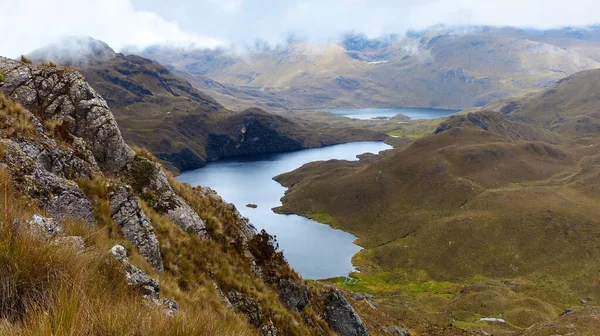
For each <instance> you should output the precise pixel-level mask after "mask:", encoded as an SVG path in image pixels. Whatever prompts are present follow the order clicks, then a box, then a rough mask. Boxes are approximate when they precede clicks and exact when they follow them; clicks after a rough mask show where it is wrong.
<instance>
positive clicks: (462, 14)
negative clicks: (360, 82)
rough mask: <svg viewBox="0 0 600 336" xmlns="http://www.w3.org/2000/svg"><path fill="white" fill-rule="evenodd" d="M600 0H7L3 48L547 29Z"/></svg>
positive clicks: (1, 8) (599, 6)
mask: <svg viewBox="0 0 600 336" xmlns="http://www.w3.org/2000/svg"><path fill="white" fill-rule="evenodd" d="M598 12H600V2H599V1H597V0H569V1H566V0H560V1H559V0H528V1H523V0H489V1H482V0H377V1H373V0H303V1H297V0H277V1H273V0H169V1H164V0H54V1H47V0H5V1H1V2H0V13H4V15H3V17H2V20H0V29H2V31H3V32H4V34H3V40H2V43H1V44H0V54H2V55H7V56H10V57H15V56H18V55H19V54H21V53H28V52H30V51H32V50H34V49H36V48H38V47H41V46H43V45H45V44H48V43H50V42H53V41H55V40H57V39H58V38H60V37H62V36H73V35H75V36H85V35H87V36H92V37H94V38H97V39H100V40H103V41H105V42H107V43H108V44H109V45H110V46H111V47H113V48H114V49H116V50H121V49H122V48H123V47H125V46H135V47H141V48H143V47H145V46H148V45H152V44H162V43H170V44H175V45H178V46H190V45H195V46H196V47H208V48H214V47H216V46H221V45H231V44H237V45H253V43H254V41H255V40H262V41H266V42H268V43H270V44H272V45H274V44H276V43H281V42H285V41H286V39H287V38H288V37H289V36H297V37H299V38H303V39H305V40H307V41H311V42H318V43H323V42H328V41H332V40H337V39H339V37H340V36H341V35H342V34H343V33H346V32H349V31H352V32H357V33H362V34H365V35H367V36H368V37H377V36H380V35H382V34H389V33H398V34H403V33H404V32H406V31H407V30H409V29H417V30H418V29H424V28H427V27H429V26H432V25H436V24H448V25H495V26H507V25H510V26H517V27H525V28H538V29H548V28H556V27H564V26H585V25H589V24H594V23H597V21H598V20H599V18H598V17H597V13H598Z"/></svg>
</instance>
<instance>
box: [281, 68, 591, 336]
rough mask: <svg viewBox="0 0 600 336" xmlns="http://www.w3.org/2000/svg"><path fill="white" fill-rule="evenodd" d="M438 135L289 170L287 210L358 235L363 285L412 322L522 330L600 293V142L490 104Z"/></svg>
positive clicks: (450, 122) (458, 119)
mask: <svg viewBox="0 0 600 336" xmlns="http://www.w3.org/2000/svg"><path fill="white" fill-rule="evenodd" d="M575 77H577V75H576V76H575ZM561 85H563V84H561V83H559V84H557V86H556V88H559V87H560V86H561ZM553 90H554V89H551V90H550V92H552V91H553ZM573 113H574V114H575V112H573ZM582 113H585V112H583V111H582ZM508 117H511V114H508ZM435 133H436V134H435V135H432V136H428V137H424V138H422V139H419V140H416V141H415V142H414V143H413V144H412V145H411V146H409V147H408V148H406V149H404V150H393V151H388V152H385V153H384V154H383V155H381V156H380V157H379V158H378V159H374V158H369V160H365V161H362V162H358V163H355V162H343V161H342V162H340V161H328V162H317V163H311V164H308V165H305V166H304V167H301V168H299V169H298V170H296V171H294V172H290V173H286V174H283V175H281V176H278V177H277V178H276V179H277V180H278V181H280V182H281V183H283V184H284V185H286V186H288V187H290V189H289V190H288V191H287V193H286V195H285V197H284V198H283V207H282V208H281V209H279V211H282V212H285V213H300V214H304V215H306V216H309V217H314V218H318V219H320V220H325V221H326V222H327V223H328V224H331V225H333V226H334V227H337V228H341V229H343V230H347V231H349V232H352V233H353V234H355V235H357V236H358V237H359V241H358V243H359V244H360V245H361V246H363V247H365V250H363V251H361V252H360V253H359V254H358V255H357V256H355V258H354V262H355V263H356V264H358V266H359V267H360V270H361V272H360V273H357V274H355V276H356V277H357V278H358V279H360V280H361V283H362V285H361V286H360V290H364V291H367V292H370V293H372V294H374V295H375V297H376V299H378V300H379V302H380V307H382V309H383V310H384V311H385V312H387V313H389V314H392V315H393V316H395V317H399V318H402V319H404V320H405V321H417V322H415V323H418V322H419V321H420V322H423V321H427V323H432V324H440V325H445V324H447V323H452V324H453V325H455V326H459V327H462V328H466V329H469V330H484V331H486V332H489V333H490V332H491V333H494V334H496V333H497V334H507V335H508V334H510V335H514V334H520V333H521V332H523V331H524V330H525V329H527V328H529V327H530V326H532V325H534V324H536V323H538V322H544V321H550V320H552V319H554V318H557V317H558V315H559V313H561V311H562V310H563V308H564V307H565V306H571V305H577V304H580V300H584V301H585V302H595V301H596V300H598V299H599V298H600V288H599V287H598V286H597V285H596V282H595V280H594V279H595V278H596V272H597V270H596V268H595V266H594V262H593V260H595V258H597V256H593V255H595V253H596V252H595V251H596V250H597V249H598V247H599V242H598V241H597V239H596V238H595V237H596V235H597V234H598V230H600V225H598V224H599V223H598V220H597V218H598V215H600V213H598V208H597V206H596V204H597V203H598V201H600V199H598V197H599V196H600V194H599V193H598V192H596V191H594V190H597V189H598V183H599V182H600V170H599V169H598V167H597V166H596V165H595V163H597V160H598V157H599V156H600V152H598V149H597V146H589V145H587V144H586V145H577V144H573V143H570V142H569V141H566V140H565V138H564V137H562V136H561V135H558V134H555V133H552V132H550V131H548V130H545V129H543V128H542V127H541V126H536V125H531V124H526V123H523V122H520V121H514V120H509V119H507V117H505V116H503V115H502V114H499V113H496V112H489V111H487V112H486V111H483V112H475V113H469V114H465V115H458V116H455V117H451V118H450V119H448V120H447V121H446V122H444V123H442V124H441V125H440V126H439V127H438V129H437V130H436V131H435ZM550 142H554V143H555V144H551V143H550ZM582 255H586V256H590V257H591V258H589V259H588V258H587V257H586V258H581V256H582ZM350 287H351V286H348V288H350ZM482 302H485V303H482ZM498 316H501V317H502V319H503V320H505V321H506V322H505V323H494V322H479V319H480V318H484V317H498ZM582 323H587V322H584V321H582Z"/></svg>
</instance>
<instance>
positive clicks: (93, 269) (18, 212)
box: [0, 57, 402, 335]
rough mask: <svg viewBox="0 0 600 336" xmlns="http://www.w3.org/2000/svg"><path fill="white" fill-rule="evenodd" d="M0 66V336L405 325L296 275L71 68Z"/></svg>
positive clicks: (297, 331)
mask: <svg viewBox="0 0 600 336" xmlns="http://www.w3.org/2000/svg"><path fill="white" fill-rule="evenodd" d="M0 72H1V73H2V74H3V76H2V77H1V78H2V79H1V80H0V121H1V122H0V149H1V151H0V152H1V155H0V181H1V183H2V185H3V187H2V188H1V189H0V196H1V197H2V199H3V200H4V201H3V202H1V204H0V210H1V212H2V213H3V216H2V218H0V237H1V238H2V239H1V240H2V244H0V261H1V262H0V283H1V284H2V286H0V334H1V335H47V334H59V335H63V334H64V335H66V334H70V335H79V334H86V335H87V334H106V335H114V334H136V335H138V334H139V335H154V334H165V335H166V334H169V335H277V334H282V335H334V334H336V333H338V334H344V335H367V334H368V332H367V330H369V331H370V332H371V333H373V334H390V333H393V332H395V331H397V330H402V329H401V328H400V327H399V326H398V324H397V322H396V321H395V320H394V319H392V318H390V317H388V316H386V315H384V314H381V313H379V312H378V311H377V310H373V309H370V310H365V309H363V308H361V306H362V303H360V302H358V301H356V302H355V301H354V300H350V301H348V299H347V297H349V296H350V295H351V293H346V292H342V291H340V290H338V289H336V288H332V287H326V286H320V285H317V284H308V283H305V282H304V281H302V279H301V278H300V277H299V276H298V275H297V274H296V273H295V272H294V271H293V270H292V269H290V268H289V266H288V265H287V262H286V261H285V258H284V257H283V255H282V253H281V252H278V251H277V250H276V249H275V246H274V239H273V237H271V236H270V235H268V233H266V232H264V231H263V232H261V233H258V232H256V229H255V228H254V226H253V225H252V224H251V223H249V222H248V220H247V219H246V218H243V217H242V216H241V215H240V214H239V213H238V212H237V210H236V209H235V207H233V206H232V205H231V204H228V203H226V202H224V201H223V200H222V199H221V198H220V197H219V196H218V195H216V194H215V193H214V192H213V191H211V190H209V189H204V188H202V187H198V188H191V187H190V186H187V185H182V184H180V183H178V182H177V181H176V180H175V179H173V178H172V177H171V176H169V175H168V174H167V173H165V171H164V170H163V169H162V167H161V166H160V165H159V164H157V163H156V162H155V160H156V159H155V158H154V157H152V155H150V154H149V153H148V152H147V151H146V150H138V152H134V151H133V150H132V149H131V148H130V147H129V146H128V145H126V144H125V142H124V140H123V138H122V136H121V133H120V131H119V129H118V128H117V124H116V121H115V118H114V117H113V115H112V113H111V111H110V109H109V108H108V106H107V103H106V101H105V100H104V99H103V98H102V97H101V96H100V95H98V93H97V92H96V91H95V90H94V89H93V88H92V87H91V86H90V85H89V84H88V83H87V82H86V81H85V80H84V78H83V76H82V75H81V74H79V73H78V72H76V71H74V70H73V69H71V68H61V67H53V66H48V65H31V64H28V63H22V62H18V61H14V60H10V59H7V58H2V57H0ZM48 216H52V218H50V217H48ZM351 303H352V304H354V305H355V306H356V307H357V310H359V311H361V312H363V316H364V317H365V321H366V324H365V323H363V321H362V320H361V318H360V317H359V316H358V314H357V313H356V311H355V310H354V308H353V307H352V305H351ZM390 330H391V331H390Z"/></svg>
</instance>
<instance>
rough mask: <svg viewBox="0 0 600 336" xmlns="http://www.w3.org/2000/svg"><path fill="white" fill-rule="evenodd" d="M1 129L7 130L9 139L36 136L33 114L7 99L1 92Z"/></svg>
mask: <svg viewBox="0 0 600 336" xmlns="http://www.w3.org/2000/svg"><path fill="white" fill-rule="evenodd" d="M0 128H2V129H5V130H6V132H7V133H6V136H8V137H12V136H15V135H22V136H33V135H34V134H35V127H34V126H33V123H32V114H31V113H30V112H28V111H27V110H25V108H24V107H23V106H21V104H19V103H17V102H16V101H14V100H12V99H10V98H7V97H6V96H5V95H4V93H2V92H0Z"/></svg>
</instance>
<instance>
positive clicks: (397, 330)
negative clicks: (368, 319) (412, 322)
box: [382, 326, 410, 336]
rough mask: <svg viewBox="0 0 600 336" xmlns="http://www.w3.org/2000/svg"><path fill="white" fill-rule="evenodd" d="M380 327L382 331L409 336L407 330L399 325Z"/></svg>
mask: <svg viewBox="0 0 600 336" xmlns="http://www.w3.org/2000/svg"><path fill="white" fill-rule="evenodd" d="M382 329H383V331H385V332H386V333H388V334H393V335H400V336H410V334H409V333H408V331H407V330H406V329H404V328H401V327H397V326H392V327H383V328H382Z"/></svg>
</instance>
